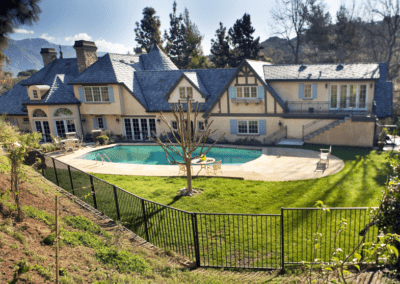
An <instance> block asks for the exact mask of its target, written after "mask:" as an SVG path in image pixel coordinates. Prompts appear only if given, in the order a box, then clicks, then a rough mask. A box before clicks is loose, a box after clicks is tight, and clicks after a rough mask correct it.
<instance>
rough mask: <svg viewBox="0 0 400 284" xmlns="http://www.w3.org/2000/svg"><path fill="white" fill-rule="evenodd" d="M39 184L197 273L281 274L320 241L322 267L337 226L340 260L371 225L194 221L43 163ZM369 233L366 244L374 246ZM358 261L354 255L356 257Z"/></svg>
mask: <svg viewBox="0 0 400 284" xmlns="http://www.w3.org/2000/svg"><path fill="white" fill-rule="evenodd" d="M45 159H46V168H45V169H43V170H42V174H43V176H45V177H46V178H47V179H48V180H50V181H52V182H53V183H55V184H57V185H58V186H60V187H61V188H63V189H64V190H66V191H68V192H70V193H72V194H74V195H75V196H77V197H79V198H81V199H82V200H84V201H85V202H86V203H88V204H89V205H91V206H92V207H94V208H96V209H97V210H99V211H101V212H104V214H106V215H107V216H108V217H110V218H111V219H114V220H119V221H121V222H122V223H123V224H124V226H126V227H127V228H128V229H130V230H131V231H133V232H134V233H135V234H137V235H139V236H140V237H142V238H143V239H145V240H146V241H148V242H151V243H152V244H154V245H156V246H158V247H160V248H163V249H165V250H172V251H175V252H177V253H179V254H181V255H183V256H186V257H188V258H189V259H190V260H192V261H194V262H195V263H196V265H197V266H198V267H199V266H201V267H231V268H257V269H283V268H284V267H285V265H298V264H301V263H302V261H312V259H313V255H312V242H311V240H312V238H313V236H314V234H315V233H316V232H317V224H319V226H318V232H320V233H322V237H321V241H320V248H319V249H318V250H317V255H316V256H317V258H319V259H321V260H322V261H324V262H326V261H329V259H330V258H331V256H332V253H333V250H334V237H335V234H336V232H337V230H338V226H339V222H341V220H342V219H346V220H347V222H348V223H349V227H348V229H347V230H346V231H345V232H343V233H342V234H340V237H339V238H338V240H337V241H336V247H340V248H342V249H343V251H344V252H345V253H344V254H343V255H346V254H348V253H349V252H350V251H351V250H352V248H354V247H355V245H356V244H358V242H359V241H360V240H361V237H360V236H359V232H360V231H361V230H362V229H363V228H365V226H366V224H368V223H369V222H370V221H371V218H370V216H369V213H368V208H330V212H328V211H324V212H323V214H322V218H321V219H320V214H321V211H320V210H321V209H317V208H282V209H281V214H225V213H196V212H187V211H184V210H179V209H176V208H173V207H170V206H167V205H163V204H159V203H156V202H153V201H150V200H146V199H143V198H140V197H139V196H136V195H135V194H133V193H130V192H128V191H125V190H124V189H122V188H119V187H117V186H115V185H113V184H110V183H108V182H106V181H104V180H101V179H99V178H97V177H95V176H93V175H90V174H87V173H85V172H83V171H81V170H78V169H76V168H74V167H71V166H69V165H67V164H65V163H62V162H60V161H58V160H56V159H54V158H51V157H49V156H47V155H46V156H45ZM377 235H378V229H377V228H376V227H373V228H372V229H371V230H370V231H369V233H368V235H367V239H366V241H375V240H376V238H377ZM358 253H361V249H359V251H358Z"/></svg>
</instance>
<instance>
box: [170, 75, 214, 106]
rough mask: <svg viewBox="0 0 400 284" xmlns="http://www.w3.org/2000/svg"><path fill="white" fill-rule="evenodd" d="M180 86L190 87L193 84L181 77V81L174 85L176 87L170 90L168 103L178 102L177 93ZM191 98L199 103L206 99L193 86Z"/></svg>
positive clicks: (178, 96) (178, 95)
mask: <svg viewBox="0 0 400 284" xmlns="http://www.w3.org/2000/svg"><path fill="white" fill-rule="evenodd" d="M180 87H192V88H193V86H192V85H191V84H190V83H189V82H188V81H187V80H186V79H185V78H183V79H182V81H181V82H180V83H179V84H178V86H176V88H175V89H174V90H173V91H172V93H171V95H170V97H169V100H168V102H169V103H178V102H179V100H180V94H179V88H180ZM193 100H194V101H196V102H199V103H204V102H205V101H206V100H205V99H204V98H203V97H202V96H201V94H200V93H199V92H198V91H197V90H196V89H195V88H193Z"/></svg>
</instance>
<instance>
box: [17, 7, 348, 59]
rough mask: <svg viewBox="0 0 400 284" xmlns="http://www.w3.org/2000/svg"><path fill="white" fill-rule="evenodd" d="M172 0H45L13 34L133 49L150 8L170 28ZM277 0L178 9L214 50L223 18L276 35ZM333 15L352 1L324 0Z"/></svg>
mask: <svg viewBox="0 0 400 284" xmlns="http://www.w3.org/2000/svg"><path fill="white" fill-rule="evenodd" d="M172 3H173V0H164V1H162V0H158V1H157V0H147V1H142V0H67V1H65V0H63V1H60V0H42V2H41V3H40V4H39V5H40V7H41V9H42V13H41V14H40V16H39V17H40V19H39V21H38V22H36V23H34V25H33V26H20V27H19V29H18V30H17V32H16V33H14V34H12V35H11V38H12V39H16V40H19V39H24V38H36V37H42V38H45V39H47V40H48V41H50V42H53V43H56V44H64V45H73V43H74V41H75V40H79V39H84V40H90V41H95V42H96V45H97V47H98V51H106V52H114V53H127V52H128V51H130V52H131V53H132V52H133V48H134V47H135V46H136V45H137V44H136V41H135V33H134V28H135V22H136V21H140V20H141V19H142V18H143V15H142V11H143V8H145V7H148V6H150V7H153V8H154V9H155V10H156V12H157V15H158V16H159V17H160V20H161V31H162V34H164V30H165V29H168V28H169V14H170V13H172ZM274 3H275V1H274V0H270V1H265V0H247V1H243V0H241V1H237V0H202V1H199V0H197V1H194V0H192V1H188V0H186V1H185V0H183V1H182V0H178V1H177V10H178V13H182V12H183V10H184V8H185V7H187V8H188V10H189V15H190V18H191V20H192V21H193V22H194V23H195V24H196V25H197V26H198V28H199V31H200V32H201V34H203V35H204V39H203V43H202V46H203V51H204V53H205V54H209V53H210V47H211V43H210V41H211V39H212V38H214V37H215V31H216V30H217V29H218V28H219V22H222V23H223V24H224V26H226V27H227V28H230V27H232V26H233V24H234V23H235V21H236V20H237V19H239V18H241V17H242V16H243V14H244V13H248V14H250V16H251V21H252V24H253V27H254V28H255V30H256V31H255V33H254V35H255V36H256V37H258V36H259V37H260V38H261V41H264V40H266V39H267V38H269V37H270V36H273V35H274V32H273V30H272V27H271V26H270V25H269V21H270V14H269V10H270V9H271V7H273V4H274ZM325 3H326V5H327V7H328V8H329V11H330V12H331V14H332V15H335V14H336V11H337V9H338V8H339V6H340V3H345V4H346V5H349V6H350V3H347V1H343V0H342V1H334V0H330V1H325Z"/></svg>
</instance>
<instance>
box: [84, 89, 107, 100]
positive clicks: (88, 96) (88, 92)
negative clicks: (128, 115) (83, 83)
mask: <svg viewBox="0 0 400 284" xmlns="http://www.w3.org/2000/svg"><path fill="white" fill-rule="evenodd" d="M84 91H85V101H87V102H109V101H110V97H109V95H108V87H84Z"/></svg>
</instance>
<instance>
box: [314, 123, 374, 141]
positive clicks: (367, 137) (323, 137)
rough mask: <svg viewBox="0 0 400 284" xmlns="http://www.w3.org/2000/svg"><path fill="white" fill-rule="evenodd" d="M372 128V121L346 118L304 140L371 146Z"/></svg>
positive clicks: (372, 138)
mask: <svg viewBox="0 0 400 284" xmlns="http://www.w3.org/2000/svg"><path fill="white" fill-rule="evenodd" d="M374 130H375V123H374V122H354V121H351V119H348V120H346V121H345V122H344V123H341V124H340V125H337V126H336V127H334V128H331V129H329V130H328V131H325V132H323V133H321V134H319V135H317V136H314V137H313V138H311V139H310V140H307V141H306V142H307V143H315V144H327V145H347V146H360V147H372V146H373V144H374Z"/></svg>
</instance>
